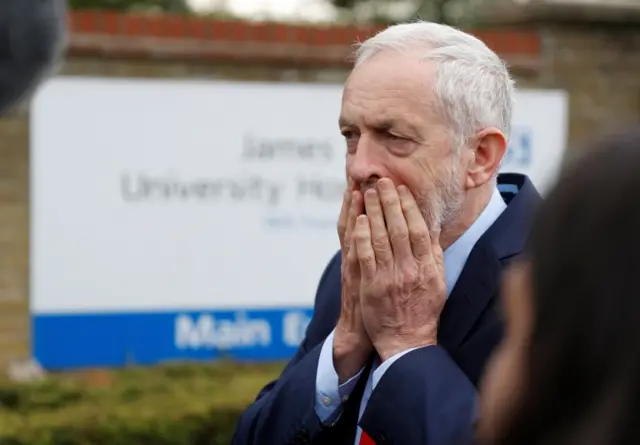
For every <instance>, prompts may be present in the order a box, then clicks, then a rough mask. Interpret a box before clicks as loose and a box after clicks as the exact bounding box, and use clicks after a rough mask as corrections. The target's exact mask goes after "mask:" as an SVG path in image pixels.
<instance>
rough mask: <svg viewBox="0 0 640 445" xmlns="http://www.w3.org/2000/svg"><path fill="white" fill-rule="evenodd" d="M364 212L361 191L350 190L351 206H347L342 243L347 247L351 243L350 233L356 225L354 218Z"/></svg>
mask: <svg viewBox="0 0 640 445" xmlns="http://www.w3.org/2000/svg"><path fill="white" fill-rule="evenodd" d="M363 212H364V203H363V197H362V193H361V192H360V191H358V190H355V191H353V192H351V207H350V208H349V216H348V218H347V229H346V232H345V235H344V245H345V246H346V247H347V249H348V248H349V246H350V245H351V234H352V233H353V228H354V226H355V225H356V218H358V215H362V213H363Z"/></svg>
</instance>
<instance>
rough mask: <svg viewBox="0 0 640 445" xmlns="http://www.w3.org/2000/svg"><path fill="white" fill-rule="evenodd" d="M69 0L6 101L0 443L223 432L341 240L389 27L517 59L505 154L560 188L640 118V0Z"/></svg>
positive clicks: (202, 436) (270, 372)
mask: <svg viewBox="0 0 640 445" xmlns="http://www.w3.org/2000/svg"><path fill="white" fill-rule="evenodd" d="M70 5H71V7H72V9H73V11H72V12H71V13H70V15H69V26H70V30H71V35H70V42H69V50H68V55H67V59H66V60H65V61H64V63H63V64H62V65H61V66H60V67H59V69H58V71H57V73H56V75H55V76H53V77H52V78H51V79H50V80H49V81H47V82H46V83H45V84H44V85H43V86H42V88H41V89H40V90H39V92H38V93H37V94H36V95H35V97H34V98H33V99H32V100H31V101H30V102H29V103H25V104H23V105H22V106H21V107H20V108H18V109H17V110H16V111H15V112H14V113H13V114H12V115H10V116H7V117H4V118H2V119H1V120H0V221H1V223H0V318H1V320H0V371H1V376H0V382H1V384H0V443H4V442H3V440H6V441H7V442H6V443H12V444H34V445H35V444H36V443H37V444H39V445H40V444H65V445H74V444H102V443H105V444H106V443H109V444H110V445H114V444H123V445H137V444H143V443H144V444H148V443H157V444H167V445H174V444H187V443H188V444H194V445H199V444H213V443H215V444H218V443H220V444H223V443H229V441H230V438H231V434H232V432H233V429H234V426H235V419H236V418H237V415H238V414H239V413H240V412H241V411H242V409H243V408H244V407H245V406H246V405H247V404H248V403H250V402H251V401H252V399H253V397H255V395H256V394H257V392H258V390H259V388H260V387H262V386H263V385H264V384H265V383H267V382H268V381H269V380H271V379H272V378H274V377H276V376H277V375H278V373H279V372H280V370H281V369H282V366H283V363H285V361H286V360H287V359H288V358H290V357H291V356H292V355H293V354H294V352H295V350H296V348H297V346H298V344H299V343H300V341H301V340H302V338H303V335H304V330H305V328H306V325H307V323H308V322H309V320H310V317H311V315H312V308H313V298H314V294H315V289H316V286H317V283H318V280H319V278H320V275H321V273H322V271H323V269H324V266H325V265H326V263H327V261H328V260H329V259H330V258H331V256H332V255H333V254H334V253H335V252H336V251H337V249H338V248H339V243H338V239H337V236H336V232H335V223H336V218H337V215H338V211H339V207H340V202H341V197H342V190H343V187H344V170H343V169H344V165H343V163H344V144H343V141H342V140H341V136H340V134H339V131H338V126H337V117H338V113H339V108H340V98H341V88H342V84H343V82H344V81H345V79H346V78H347V76H348V73H349V70H350V58H349V56H350V54H351V52H352V50H353V44H354V43H356V42H358V41H362V40H364V39H366V38H367V37H369V36H371V35H373V34H374V33H375V32H376V31H377V30H380V29H382V28H383V27H384V26H385V25H387V24H390V23H394V22H398V21H405V20H411V19H415V18H418V17H420V18H422V19H426V20H433V21H438V22H442V23H447V24H453V25H455V26H459V27H461V28H463V29H465V30H467V31H469V32H472V33H473V34H475V35H476V36H477V37H479V38H480V39H482V40H483V41H485V42H486V43H487V45H488V46H489V47H491V48H492V49H493V50H495V51H496V52H497V53H498V54H499V55H500V56H501V57H502V58H503V59H504V60H505V61H506V62H507V63H508V64H509V66H510V69H511V71H512V73H513V75H514V76H515V78H516V80H517V86H518V92H517V104H516V109H515V115H514V122H513V127H514V129H513V134H512V137H511V141H510V145H509V152H508V156H507V159H506V160H505V163H504V166H503V171H515V172H524V173H527V174H528V175H529V176H530V177H531V178H532V180H533V181H534V183H535V184H536V185H537V186H538V187H539V189H540V190H542V192H544V190H545V189H546V188H548V187H549V185H550V184H552V183H553V180H554V177H555V174H556V172H557V170H558V168H559V167H560V166H561V164H562V162H563V159H565V158H566V157H567V156H570V155H571V154H572V153H573V152H574V148H573V147H576V146H579V144H580V143H581V142H582V141H585V140H588V139H589V138H590V136H591V135H593V134H596V133H598V132H600V131H602V130H605V129H608V128H609V127H617V126H621V125H624V124H625V123H627V122H630V121H633V120H637V119H638V117H639V116H640V75H639V70H640V26H639V25H640V13H639V11H640V3H639V2H638V1H636V0H630V1H616V2H614V1H613V0H604V1H601V2H599V1H597V0H573V1H568V0H567V1H566V3H565V2H563V1H562V0H555V1H553V2H552V1H551V0H549V1H546V0H530V1H528V2H523V1H515V0H514V1H511V0H493V1H492V0H406V1H394V0H362V1H359V0H191V1H188V0H71V1H70ZM576 223H577V224H579V221H576Z"/></svg>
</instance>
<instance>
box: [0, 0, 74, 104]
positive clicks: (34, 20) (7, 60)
mask: <svg viewBox="0 0 640 445" xmlns="http://www.w3.org/2000/svg"><path fill="white" fill-rule="evenodd" d="M66 13H67V2H66V0H0V114H3V113H5V112H6V111H7V110H8V109H9V108H10V107H11V106H12V105H14V104H16V103H17V102H18V101H20V100H21V99H23V98H24V97H25V96H27V95H29V94H31V93H32V92H33V91H34V89H35V87H36V86H37V85H38V84H39V82H40V81H41V80H43V79H44V78H45V77H46V75H47V74H49V73H50V72H51V71H52V70H53V69H54V68H55V66H56V62H57V61H58V60H59V59H60V57H61V55H62V53H63V50H64V47H65V43H66V38H67V33H66Z"/></svg>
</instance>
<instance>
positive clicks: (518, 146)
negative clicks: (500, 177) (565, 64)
mask: <svg viewBox="0 0 640 445" xmlns="http://www.w3.org/2000/svg"><path fill="white" fill-rule="evenodd" d="M567 107H568V97H567V95H566V93H565V92H563V91H556V90H519V91H518V93H517V95H516V106H515V110H514V113H513V121H512V131H511V136H510V138H509V149H508V150H507V154H506V156H505V159H504V160H503V164H502V169H501V171H503V172H518V173H524V174H526V175H528V176H529V177H530V178H531V180H532V181H533V183H534V184H535V185H536V187H537V188H538V190H539V191H540V192H541V193H543V194H544V192H545V191H546V190H548V189H549V187H550V186H551V185H552V184H553V181H554V179H555V178H556V176H557V174H558V170H559V168H560V166H561V164H562V159H563V156H564V150H565V145H566V140H567V125H568V111H567Z"/></svg>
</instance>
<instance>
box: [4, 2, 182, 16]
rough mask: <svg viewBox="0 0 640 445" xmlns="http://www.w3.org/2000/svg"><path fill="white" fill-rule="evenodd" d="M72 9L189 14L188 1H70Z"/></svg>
mask: <svg viewBox="0 0 640 445" xmlns="http://www.w3.org/2000/svg"><path fill="white" fill-rule="evenodd" d="M0 1H1V0H0ZM69 7H70V8H71V9H107V10H111V11H124V12H127V11H159V12H170V13H178V14H189V13H191V12H193V11H192V9H191V7H190V6H189V4H188V2H187V0H69Z"/></svg>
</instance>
